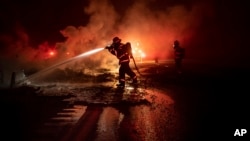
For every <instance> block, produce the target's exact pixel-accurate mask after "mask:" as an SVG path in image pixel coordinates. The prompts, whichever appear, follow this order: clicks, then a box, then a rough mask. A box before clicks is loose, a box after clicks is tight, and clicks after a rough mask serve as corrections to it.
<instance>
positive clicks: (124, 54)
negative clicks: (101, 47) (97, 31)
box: [106, 37, 137, 87]
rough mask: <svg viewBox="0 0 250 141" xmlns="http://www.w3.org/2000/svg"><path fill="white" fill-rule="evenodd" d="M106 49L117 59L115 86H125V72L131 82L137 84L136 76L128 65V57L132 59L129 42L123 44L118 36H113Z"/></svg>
mask: <svg viewBox="0 0 250 141" xmlns="http://www.w3.org/2000/svg"><path fill="white" fill-rule="evenodd" d="M106 49H108V51H109V52H110V53H111V54H113V55H115V56H116V57H117V59H118V60H119V66H120V67H119V84H117V86H118V87H124V86H125V74H127V75H129V76H130V78H131V79H132V83H133V84H137V76H136V74H135V73H134V72H133V71H132V69H131V68H130V66H129V62H130V59H131V58H132V59H133V55H132V49H131V44H130V43H129V42H127V43H126V44H124V43H122V42H121V39H120V38H119V37H114V38H113V43H112V44H111V45H110V46H107V47H106Z"/></svg>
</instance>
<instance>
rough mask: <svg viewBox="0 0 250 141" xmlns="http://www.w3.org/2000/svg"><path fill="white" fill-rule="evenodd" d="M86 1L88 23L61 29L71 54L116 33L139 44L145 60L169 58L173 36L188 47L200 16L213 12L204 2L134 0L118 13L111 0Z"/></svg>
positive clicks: (101, 43) (108, 39) (104, 57)
mask: <svg viewBox="0 0 250 141" xmlns="http://www.w3.org/2000/svg"><path fill="white" fill-rule="evenodd" d="M89 2H90V3H89V5H88V6H86V7H85V8H84V12H85V13H86V14H88V15H89V16H90V19H89V23H88V24H87V25H86V26H79V27H74V26H68V27H66V28H65V29H63V30H61V33H62V35H63V36H64V37H65V38H66V41H65V43H64V46H67V49H66V50H67V52H72V55H73V56H74V55H76V54H78V53H81V52H84V51H86V50H89V49H93V48H95V47H97V46H103V47H104V46H105V45H107V43H111V40H112V38H113V37H115V36H119V37H120V38H121V39H122V42H130V43H131V44H132V48H133V47H138V45H139V48H140V49H141V50H143V51H144V52H145V53H146V56H147V58H148V59H152V58H154V57H158V58H161V59H170V58H172V54H173V49H172V43H173V41H174V40H176V39H177V40H179V41H180V42H181V44H182V45H183V46H184V47H188V46H189V44H191V43H192V42H193V40H194V39H193V38H194V37H195V36H197V35H196V32H197V30H199V29H200V28H201V26H202V24H203V22H204V19H206V20H209V19H211V18H212V17H213V14H214V13H213V8H212V5H209V3H205V2H203V3H198V2H197V3H193V4H192V5H191V6H187V5H181V4H176V5H169V6H168V5H166V7H165V8H162V9H156V8H152V7H150V6H151V5H152V4H153V3H158V4H161V3H160V2H158V1H134V2H133V3H131V5H128V6H127V7H126V9H125V10H124V11H125V12H122V13H121V12H119V8H120V7H115V5H114V3H112V1H108V0H104V1H98V0H92V1H89ZM64 50H65V49H64ZM95 59H96V60H98V59H99V61H101V62H102V63H100V64H105V62H109V59H110V54H108V53H105V55H101V56H100V57H99V58H98V57H95ZM111 59H112V60H114V58H112V57H111Z"/></svg>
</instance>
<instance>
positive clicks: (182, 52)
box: [173, 40, 185, 74]
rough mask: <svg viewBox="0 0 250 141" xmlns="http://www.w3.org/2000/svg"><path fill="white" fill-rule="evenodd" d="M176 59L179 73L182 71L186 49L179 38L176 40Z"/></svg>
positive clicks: (174, 45)
mask: <svg viewBox="0 0 250 141" xmlns="http://www.w3.org/2000/svg"><path fill="white" fill-rule="evenodd" d="M173 47H174V60H175V68H176V71H177V73H179V74H181V73H182V60H183V58H184V56H185V49H184V48H182V47H181V46H180V42H179V41H178V40H175V41H174V44H173Z"/></svg>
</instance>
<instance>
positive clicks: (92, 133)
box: [0, 62, 250, 141]
mask: <svg viewBox="0 0 250 141" xmlns="http://www.w3.org/2000/svg"><path fill="white" fill-rule="evenodd" d="M138 67H139V69H140V72H141V74H142V76H140V77H139V79H140V80H141V85H140V88H138V89H137V90H138V91H139V92H138V91H136V92H135V93H133V92H130V91H129V92H128V91H127V93H123V92H119V91H118V92H117V91H115V90H114V89H113V88H112V87H110V85H108V86H107V85H105V86H102V87H97V86H95V85H92V86H88V87H83V86H80V88H79V86H77V87H76V86H75V85H73V84H67V85H61V84H60V85H59V84H57V85H50V86H46V87H43V88H41V87H33V86H20V87H16V88H13V89H1V95H0V96H1V119H0V120H1V122H2V125H1V138H6V139H7V140H23V141H78V140H84V141H104V140H109V141H159V140H160V141H168V140H179V141H184V140H185V141H186V140H217V139H231V140H240V139H242V140H243V139H246V137H248V136H249V135H248V134H246V135H245V136H244V137H239V136H236V137H235V136H234V133H235V131H236V129H248V130H249V131H250V128H249V127H250V126H249V119H250V118H249V116H248V112H249V110H248V107H249V106H250V105H249V102H248V100H247V96H248V93H249V92H248V83H246V82H248V80H249V75H248V73H249V69H248V68H240V67H237V68H235V67H218V66H217V67H215V66H212V65H205V64H193V63H185V65H184V71H183V73H182V74H181V75H179V74H177V73H176V72H175V70H174V66H173V63H172V62H160V63H159V64H156V63H154V62H147V63H141V64H138ZM41 89H42V90H43V93H42V92H41ZM48 89H50V91H46V93H44V92H45V90H48ZM52 89H53V90H57V91H53V92H52ZM49 92H50V93H49ZM140 92H141V93H140ZM138 93H140V94H138ZM138 95H139V96H138ZM136 98H137V99H136Z"/></svg>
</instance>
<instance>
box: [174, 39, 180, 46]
mask: <svg viewBox="0 0 250 141" xmlns="http://www.w3.org/2000/svg"><path fill="white" fill-rule="evenodd" d="M179 45H180V42H179V41H178V40H175V41H174V45H173V47H174V48H176V47H179Z"/></svg>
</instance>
